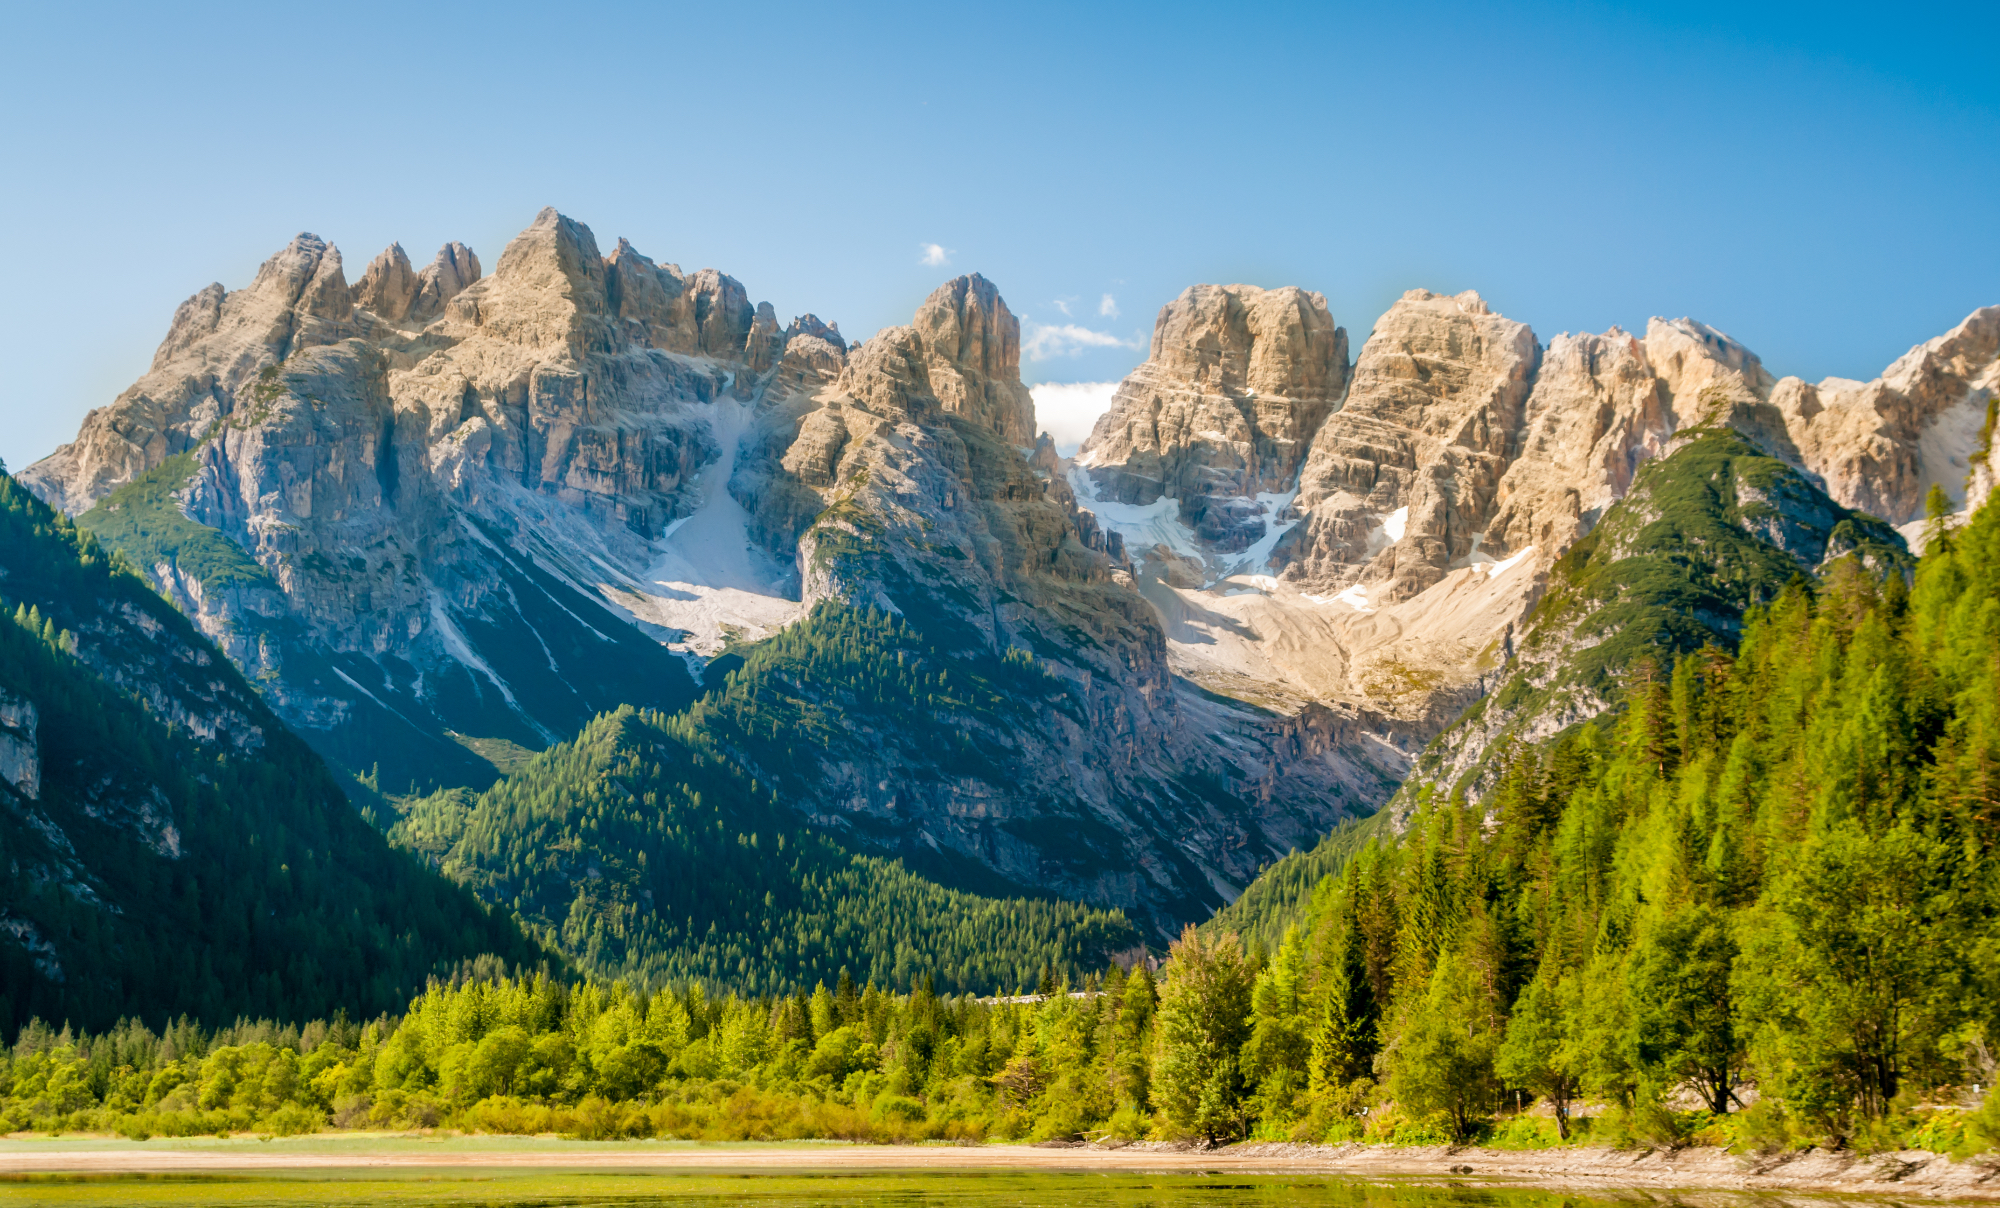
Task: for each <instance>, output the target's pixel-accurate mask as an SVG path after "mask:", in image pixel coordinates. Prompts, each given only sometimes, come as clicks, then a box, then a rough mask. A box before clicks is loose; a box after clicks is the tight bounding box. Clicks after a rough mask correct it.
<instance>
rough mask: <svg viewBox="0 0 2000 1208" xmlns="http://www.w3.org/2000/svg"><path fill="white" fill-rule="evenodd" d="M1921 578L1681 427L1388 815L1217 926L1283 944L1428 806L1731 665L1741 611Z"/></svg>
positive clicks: (1781, 480) (1561, 563)
mask: <svg viewBox="0 0 2000 1208" xmlns="http://www.w3.org/2000/svg"><path fill="white" fill-rule="evenodd" d="M1913 569H1914V562H1913V560H1912V559H1911V558H1910V556H1909V554H1908V552H1907V551H1906V549H1905V547H1904V542H1903V538H1902V537H1901V535H1900V534H1898V533H1897V532H1896V531H1895V530H1894V529H1892V528H1890V527H1889V526H1888V525H1887V524H1886V523H1884V522H1883V521H1881V520H1878V519H1876V518H1875V517H1873V516H1870V515H1868V514H1867V513H1865V512H1859V511H1855V510H1852V509H1849V508H1844V507H1842V506H1840V505H1839V504H1837V503H1835V502H1833V500H1832V499H1830V498H1828V497H1827V495H1826V493H1825V492H1824V491H1822V490H1820V489H1819V487H1818V486H1817V485H1815V484H1814V482H1813V481H1812V480H1811V479H1809V478H1808V477H1807V476H1806V475H1805V474H1804V473H1803V472H1801V471H1799V470H1797V469H1795V468H1794V467H1792V466H1791V465H1790V464H1788V463H1786V462H1785V461H1783V460H1781V459H1779V458H1776V457H1773V456H1771V455H1770V454H1768V453H1766V452H1764V451H1763V449H1761V448H1760V447H1758V446H1757V445H1755V444H1753V443H1751V441H1750V440H1748V439H1747V438H1746V437H1744V436H1743V435H1742V433H1740V432H1738V431H1736V430H1735V429H1733V428H1730V427H1726V426H1720V425H1716V426H1705V427H1693V428H1687V429H1683V430H1682V431H1680V432H1678V433H1676V434H1675V435H1674V436H1673V437H1672V438H1671V439H1670V440H1669V442H1668V447H1667V449H1666V450H1665V453H1664V455H1663V456H1661V457H1659V458H1656V459H1654V460H1651V461H1648V462H1646V463H1644V464H1642V465H1641V466H1640V467H1639V469H1638V472H1637V473H1636V475H1635V476H1634V480H1633V484H1632V487H1631V489H1630V490H1629V491H1628V492H1627V493H1626V494H1625V496H1624V497H1623V498H1622V499H1620V500H1619V501H1618V502H1617V503H1615V504H1613V505H1611V508H1610V510H1609V511H1607V512H1606V513H1605V516H1604V519H1603V520H1602V521H1601V522H1600V523H1599V524H1597V525H1596V526H1595V527H1594V528H1593V529H1592V530H1591V532H1590V534H1589V535H1588V536H1586V537H1584V538H1582V539H1580V540H1578V541H1576V542H1574V543H1572V544H1571V546H1570V547H1569V549H1568V551H1567V552H1565V553H1564V554H1563V556H1562V557H1561V558H1559V559H1557V560H1556V563H1555V566H1554V567H1553V568H1552V570H1551V572H1550V575H1549V585H1548V588H1547V590H1546V592H1545V593H1544V594H1543V596H1542V598H1541V600H1540V601H1539V603H1538V604H1537V605H1536V607H1535V609H1534V611H1533V612H1532V613H1531V614H1530V615H1529V616H1528V618H1527V620H1526V622H1525V624H1524V625H1523V629H1522V634H1521V637H1520V639H1519V641H1518V642H1515V643H1512V645H1511V649H1510V650H1509V651H1508V653H1509V655H1510V657H1509V658H1508V661H1507V663H1506V665H1505V666H1504V667H1503V668H1502V669H1501V671H1500V673H1499V675H1498V676H1497V677H1496V678H1497V681H1498V686H1497V687H1496V689H1495V690H1494V691H1493V692H1492V693H1491V694H1489V695H1487V696H1485V697H1482V698H1481V699H1479V700H1477V701H1475V702H1473V704H1472V705H1471V706H1470V707H1468V708H1467V709H1465V710H1464V712H1463V713H1461V714H1460V715H1459V717H1458V718H1457V719H1456V720H1455V721H1453V722H1452V724H1451V725H1449V726H1448V727H1446V728H1445V729H1444V731H1443V732H1441V733H1440V734H1439V735H1438V736H1437V737H1436V738H1435V739H1433V740H1432V741H1431V742H1430V743H1429V744H1428V745H1427V746H1426V747H1425V749H1424V751H1423V753H1422V754H1421V755H1419V756H1418V757H1417V759H1416V761H1415V763H1414V765H1413V766H1412V768H1411V771H1410V775H1409V776H1408V778H1406V779H1405V780H1404V781H1403V783H1402V785H1401V786H1400V787H1399V788H1398V790H1397V792H1396V795H1395V796H1394V797H1393V798H1392V799H1391V800H1390V801H1389V803H1388V804H1387V805H1386V806H1385V807H1384V808H1383V810H1382V811H1381V812H1380V813H1378V814H1376V815H1374V816H1373V817H1371V818H1369V819H1367V820H1366V821H1365V822H1362V823H1359V824H1355V825H1352V826H1349V827H1346V828H1343V829H1342V830H1339V831H1336V832H1335V833H1334V834H1332V835H1329V836H1328V838H1327V839H1326V840H1324V841H1322V842H1321V843H1320V844H1318V845H1317V846H1315V847H1314V848H1312V849H1311V850H1310V851H1306V852H1301V853H1292V854H1289V855H1287V856H1286V858H1285V859H1283V860H1280V861H1278V862H1277V863H1275V864H1273V865H1272V866H1271V867H1270V868H1268V869H1266V870H1265V871H1264V873H1263V875H1261V876H1260V877H1259V878H1258V879H1257V881H1255V882H1254V883H1252V885H1251V886H1250V887H1249V888H1248V889H1246V890H1245V891H1244V893H1243V896H1242V897H1240V898H1238V899H1237V900H1236V901H1235V902H1233V903H1231V905H1230V906H1229V907H1228V908H1227V909H1226V910H1224V911H1222V912H1220V913H1218V914H1217V915H1216V916H1215V918H1214V919H1212V920H1210V921H1209V923H1208V924H1207V926H1208V927H1209V928H1210V929H1211V930H1216V931H1220V930H1237V931H1240V932H1241V933H1243V934H1245V935H1247V936H1253V937H1255V938H1257V939H1259V940H1261V941H1263V942H1264V943H1265V944H1266V945H1267V946H1275V945H1276V943H1277V941H1278V939H1279V938H1280V937H1281V936H1282V934H1283V932H1284V929H1285V928H1286V927H1287V926H1289V925H1291V924H1293V923H1296V922H1298V921H1300V920H1301V919H1302V918H1304V917H1305V915H1306V913H1307V910H1308V907H1309V905H1310V903H1311V900H1312V898H1313V895H1314V893H1315V891H1316V890H1317V888H1318V886H1319V885H1320V883H1321V881H1322V879H1323V878H1325V877H1328V876H1336V877H1337V876H1338V875H1339V874H1340V872H1341V869H1342V868H1343V867H1344V866H1345V864H1346V862H1347V860H1348V859H1349V857H1351V856H1352V855H1353V853H1354V852H1356V851H1358V850H1359V849H1360V848H1361V847H1362V846H1363V845H1364V844H1366V843H1367V842H1369V841H1371V840H1374V841H1393V840H1394V838H1395V836H1396V835H1397V834H1398V833H1400V832H1401V831H1402V830H1403V829H1404V828H1405V827H1407V826H1408V825H1409V822H1410V819H1411V817H1412V815H1413V814H1414V813H1415V812H1416V811H1418V810H1420V809H1421V808H1423V806H1424V804H1425V803H1426V802H1431V801H1436V802H1443V801H1447V800H1455V801H1464V802H1466V803H1469V804H1471V805H1475V806H1476V805H1480V804H1482V803H1488V804H1490V803H1491V802H1492V793H1493V792H1494V790H1495V787H1496V785H1497V784H1498V783H1499V781H1500V780H1501V779H1502V777H1504V776H1505V775H1506V774H1507V772H1508V770H1509V769H1510V768H1511V767H1513V766H1514V764H1515V763H1516V762H1517V761H1518V760H1519V759H1520V758H1521V752H1522V751H1523V750H1530V751H1532V750H1538V749H1540V748H1544V747H1547V746H1548V745H1549V744H1550V743H1551V742H1553V741H1555V740H1557V739H1558V738H1560V737H1563V736H1573V735H1574V733H1575V732H1576V730H1577V728H1578V727H1581V726H1584V725H1587V724H1591V723H1597V724H1599V725H1609V724H1611V723H1612V722H1613V721H1614V720H1615V718H1616V717H1617V715H1618V714H1619V713H1620V712H1621V711H1622V710H1623V709H1624V708H1625V707H1626V704H1627V700H1628V695H1629V691H1630V690H1631V688H1632V687H1633V686H1634V685H1635V684H1637V685H1640V686H1641V687H1643V685H1644V684H1645V683H1648V682H1650V680H1649V678H1648V677H1653V676H1666V675H1671V674H1673V673H1674V672H1675V670H1676V668H1677V667H1679V665H1680V664H1681V663H1682V662H1683V661H1684V660H1686V661H1688V663H1689V665H1690V666H1692V665H1694V664H1696V663H1698V662H1700V661H1702V660H1704V659H1707V660H1710V661H1713V660H1714V659H1716V658H1718V657H1727V656H1728V655H1730V654H1732V653H1733V652H1734V651H1735V650H1736V648H1737V644H1738V641H1739V640H1740V638H1741V636H1742V632H1743V624H1744V617H1745V615H1746V614H1747V613H1750V612H1752V611H1753V610H1754V609H1756V608H1758V607H1759V606H1762V605H1766V604H1769V603H1770V602H1771V601H1773V600H1776V599H1777V598H1778V597H1779V595H1780V594H1781V593H1783V592H1784V591H1786V590H1788V589H1791V588H1793V587H1794V586H1795V585H1797V584H1801V583H1803V584H1808V585H1810V584H1814V583H1818V582H1819V581H1820V580H1821V579H1822V578H1831V579H1832V580H1836V581H1837V580H1842V579H1845V578H1852V577H1853V576H1856V575H1861V576H1865V577H1867V578H1869V579H1871V580H1879V579H1883V578H1885V577H1887V578H1892V579H1894V580H1895V581H1896V582H1897V583H1899V584H1900V583H1901V582H1902V581H1903V580H1904V578H1905V577H1906V576H1908V575H1909V574H1910V573H1911V571H1912V570H1913Z"/></svg>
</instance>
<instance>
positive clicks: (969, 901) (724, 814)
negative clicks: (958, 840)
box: [392, 604, 1138, 993]
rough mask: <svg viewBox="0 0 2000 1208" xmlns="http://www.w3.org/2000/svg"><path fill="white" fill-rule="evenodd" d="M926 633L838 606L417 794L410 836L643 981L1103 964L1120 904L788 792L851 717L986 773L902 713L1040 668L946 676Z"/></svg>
mask: <svg viewBox="0 0 2000 1208" xmlns="http://www.w3.org/2000/svg"><path fill="white" fill-rule="evenodd" d="M909 637H910V635H909V632H908V630H907V629H906V628H905V627H903V626H901V625H900V624H899V623H897V622H894V621H892V620H890V619H889V618H887V617H885V616H883V615H881V614H878V613H872V612H867V611H859V610H852V609H845V608H841V607H838V606H836V605H833V604H821V605H819V606H818V607H817V608H815V610H814V611H813V613H812V614H811V615H810V616H809V617H807V618H806V619H805V620H804V621H802V622H800V623H799V624H797V625H795V626H793V627H791V628H789V629H787V630H786V631H785V632H784V633H783V634H781V635H780V636H778V637H776V638H774V639H772V640H771V641H769V642H766V643H762V644H760V645H759V646H758V647H756V648H755V649H753V650H752V651H751V652H750V653H749V655H748V658H747V660H746V661H745V662H743V663H742V664H741V665H740V666H739V667H737V669H736V670H734V671H731V672H728V673H727V676H726V679H725V680H724V682H723V683H722V684H721V685H720V686H719V688H718V689H717V690H716V691H715V692H713V693H711V695H710V696H709V697H707V698H706V699H704V700H703V701H702V702H701V703H699V704H697V705H696V706H694V707H693V708H691V709H689V710H687V711H686V712H684V713H681V714H678V715H673V716H667V715H663V714H661V713H658V712H654V711H636V710H631V709H621V710H618V711H616V712H614V713H611V714H607V715H605V716H603V717H600V718H599V719H597V720H596V721H595V722H593V723H592V724H591V725H590V726H589V727H587V728H586V729H585V730H584V732H583V733H582V734H581V735H579V736H578V738H577V739H576V740H575V741H573V742H570V743H566V744H563V745H561V746H559V747H556V748H554V749H552V750H550V751H547V752H545V753H543V754H541V755H539V756H537V757H535V758H534V759H533V760H531V761H529V762H528V763H527V764H526V765H524V766H523V767H521V768H520V769H518V770H517V771H515V772H514V774H513V775H511V776H509V777H508V778H507V779H506V780H504V781H503V782H501V783H500V784H498V785H495V786H494V787H493V788H492V789H490V790H488V791H486V792H484V793H481V794H478V795H476V796H475V795H473V794H470V793H467V792H463V791H458V792H446V793H439V794H435V795H433V796H431V797H428V798H425V799H423V800H422V801H419V802H417V803H415V804H414V805H413V806H412V807H411V808H410V810H409V812H408V814H407V816H406V817H405V818H404V819H403V820H402V821H401V822H399V823H398V824H397V826H396V827H395V829H394V831H393V832H392V835H393V837H394V839H395V840H396V841H397V842H399V843H402V844H404V845H406V846H408V847H410V848H411V849H412V850H416V851H419V852H422V853H424V854H425V855H426V856H427V857H428V858H431V859H433V860H435V861H437V863H438V865H439V866H440V867H441V868H442V869H443V870H444V871H445V872H446V873H447V874H449V875H451V876H453V877H454V878H457V879H459V880H461V881H463V882H464V883H466V884H467V885H470V886H472V887H473V888H474V889H475V890H476V891H477V892H478V893H479V894H480V896H481V897H482V898H484V899H485V900H487V901H489V902H493V903H496V904H500V905H504V906H505V907H507V908H509V909H511V910H514V911H516V912H518V913H519V915H520V916H521V917H522V918H523V919H524V920H526V922H527V924H528V926H529V927H530V928H531V929H533V930H534V931H535V932H536V933H538V934H540V935H542V936H544V937H545V938H546V939H547V940H548V941H549V942H550V943H551V944H552V945H554V946H556V947H558V948H559V949H561V950H562V951H563V952H565V953H567V954H570V955H571V956H573V957H574V958H575V959H576V961H577V963H578V965H579V967H580V968H582V969H583V970H585V971H588V972H591V973H593V974H596V975H598V976H601V977H604V978H625V979H628V980H629V981H631V982H633V983H634V984H643V985H658V984H661V983H663V982H674V983H679V982H682V981H685V980H689V979H699V980H701V981H703V982H706V983H708V984H710V985H711V986H718V987H723V986H726V987H731V988H736V989H741V990H745V991H748V992H773V991H783V990H787V989H791V988H794V987H798V986H810V985H812V984H813V983H814V982H815V981H819V980H826V981H828V982H829V983H831V982H832V981H833V980H834V979H836V978H837V977H838V976H839V973H840V971H841V969H842V968H846V969H847V970H848V971H849V972H850V973H851V974H852V975H853V976H855V977H857V978H860V979H862V980H869V979H873V980H875V981H876V982H878V983H880V984H884V985H894V986H905V987H907V986H909V985H912V984H913V983H914V982H915V980H916V979H917V978H919V977H921V976H924V975H930V976H932V977H934V978H935V979H936V985H937V987H938V989H940V990H953V991H958V990H977V991H980V992H982V993H986V992H991V991H993V990H996V989H1012V988H1014V987H1015V986H1017V985H1022V984H1030V985H1031V984H1033V983H1034V982H1035V981H1036V980H1037V978H1038V977H1039V975H1040V973H1041V971H1042V970H1043V969H1044V968H1045V967H1053V968H1056V969H1058V970H1067V971H1070V972H1072V973H1075V974H1078V975H1080V974H1081V972H1082V971H1084V970H1086V969H1097V968H1102V966H1103V964H1104V961H1105V960H1106V959H1107V957H1108V956H1109V954H1110V953H1112V952H1114V951H1118V950H1122V949H1126V948H1130V947H1131V946H1133V945H1134V944H1136V943H1137V942H1138V936H1137V933H1136V931H1135V930H1134V928H1133V927H1132V926H1131V924H1130V923H1129V922H1127V921H1126V919H1125V918H1124V916H1123V915H1121V914H1120V913H1118V912H1116V911H1108V912H1107V911H1100V910H1093V909H1090V908H1087V907H1083V906H1078V905H1073V904H1069V903H1063V902H1056V901H1050V900H1045V899H1039V898H1027V897H1019V896H1013V895H1008V894H1004V893H1002V894H999V895H981V894H976V893H970V892H966V891H964V890H960V889H948V888H944V887H942V886H940V885H939V884H938V883H936V882H935V881H934V880H933V879H931V878H929V877H926V876H923V875H920V874H919V873H917V872H913V871H911V870H909V869H907V868H906V867H904V865H903V864H902V863H901V862H900V861H896V860H885V859H881V858H877V857H873V856H868V855H863V854H859V853H857V851H856V850H855V849H854V848H853V846H852V845H851V842H850V841H844V840H843V839H842V838H841V837H839V836H837V835H834V834H830V833H827V832H825V831H823V830H818V829H815V828H813V827H811V826H808V825H806V824H804V823H803V822H802V820H801V819H800V817H799V816H798V815H797V814H796V813H795V812H793V811H792V810H791V809H790V808H788V807H787V806H786V805H784V804H781V802H788V801H791V800H795V799H796V798H797V795H799V785H800V784H802V783H803V782H805V781H808V780H811V779H814V778H818V777H822V776H825V775H827V774H828V772H829V768H828V767H827V766H826V765H827V764H828V763H829V761H830V760H832V759H833V758H835V757H834V756H832V755H831V754H829V751H828V746H827V733H828V731H829V730H830V729H833V728H835V727H838V728H839V729H840V731H841V733H842V734H852V733H856V732H860V733H872V734H874V735H875V736H876V738H875V740H876V741H879V742H881V743H884V744H891V743H893V744H899V745H901V746H903V747H905V748H907V749H909V750H911V751H912V752H914V753H915V754H916V755H918V756H920V757H921V758H923V759H924V760H926V761H929V762H932V763H933V764H934V765H935V766H936V767H939V768H941V769H945V770H949V769H952V768H972V767H976V766H978V764H979V761H981V760H982V759H984V758H985V756H984V755H982V754H981V752H980V750H979V749H978V748H977V747H976V746H975V745H973V744H972V743H970V742H969V740H968V739H967V736H966V735H965V733H964V732H962V731H957V730H947V729H941V728H939V729H917V728H911V729H904V728H902V727H901V726H900V725H899V722H900V720H901V719H903V718H905V717H907V716H908V715H909V714H908V711H909V709H910V708H911V704H910V702H912V701H923V702H924V707H927V708H929V707H943V706H945V705H947V704H949V707H951V708H954V709H956V710H958V711H959V712H960V714H961V715H977V714H984V713H1004V711H1005V710H1007V709H1009V708H1017V707H1020V705H1019V701H1020V699H1021V697H1022V695H1023V694H1025V693H1031V692H1033V691H1034V690H1035V688H1036V684H1035V683H1034V681H1036V680H1039V678H1040V673H1039V672H1037V671H1035V670H1033V668H1032V666H1030V665H1029V664H1027V663H1026V662H1025V661H1021V662H1015V663H1009V662H1006V661H1004V660H994V662H995V664H996V669H997V671H998V673H999V674H1002V675H1007V676H1011V677H1014V678H1015V679H1016V680H1017V681H1020V682H1009V683H996V682H992V681H990V680H988V679H986V678H985V677H983V676H980V675H977V674H975V673H973V672H969V671H967V670H965V669H964V668H962V667H957V666H955V667H953V668H952V669H951V670H949V671H943V672H940V671H932V670H929V669H928V668H927V667H922V666H920V665H919V663H918V661H917V660H916V659H914V658H911V657H909V653H910V652H909V651H907V650H905V651H903V655H904V657H903V658H901V659H899V658H898V657H897V654H898V652H897V650H896V649H895V647H896V645H897V643H898V642H900V641H903V640H906V639H909ZM807 685H810V686H812V688H813V690H812V691H807V690H806V686H807ZM925 698H930V700H933V701H935V702H936V704H935V705H933V704H931V703H930V702H929V701H925ZM753 769H755V770H753Z"/></svg>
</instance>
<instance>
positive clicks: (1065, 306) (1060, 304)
mask: <svg viewBox="0 0 2000 1208" xmlns="http://www.w3.org/2000/svg"><path fill="white" fill-rule="evenodd" d="M1055 305H1056V309H1057V310H1059V311H1061V312H1063V314H1064V316H1065V317H1067V316H1068V314H1069V303H1067V302H1065V301H1063V300H1062V299H1061V298H1057V299H1056V304H1055Z"/></svg>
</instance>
